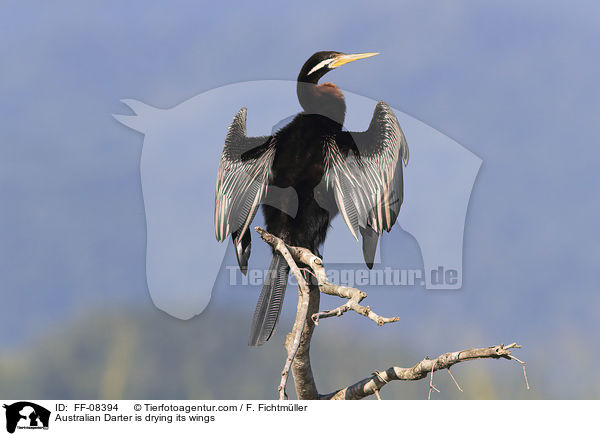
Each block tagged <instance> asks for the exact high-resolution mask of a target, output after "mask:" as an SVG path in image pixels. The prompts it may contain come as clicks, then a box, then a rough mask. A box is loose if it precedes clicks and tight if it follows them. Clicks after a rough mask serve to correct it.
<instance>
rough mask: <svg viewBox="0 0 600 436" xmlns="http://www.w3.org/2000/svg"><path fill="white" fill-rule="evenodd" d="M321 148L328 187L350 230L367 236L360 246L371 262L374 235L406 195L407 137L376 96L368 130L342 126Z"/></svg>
mask: <svg viewBox="0 0 600 436" xmlns="http://www.w3.org/2000/svg"><path fill="white" fill-rule="evenodd" d="M325 148H326V162H325V168H326V172H325V183H326V186H327V189H328V190H330V191H333V196H334V198H335V201H336V204H337V207H338V209H339V211H340V213H341V215H342V217H343V218H344V221H345V222H346V225H347V226H348V228H349V229H350V232H352V235H353V236H354V237H355V238H356V239H358V232H359V231H360V232H361V234H362V236H363V239H364V238H365V237H368V239H369V240H368V241H363V251H364V255H365V260H366V261H367V264H368V265H369V264H370V266H372V262H373V257H374V255H375V252H374V250H375V248H376V246H377V237H378V235H379V234H381V233H382V232H383V230H387V231H388V232H389V231H390V230H391V229H392V226H393V225H394V223H395V222H396V218H397V217H398V214H399V213H400V206H401V205H402V201H403V199H404V182H403V174H402V164H403V163H404V165H405V166H406V165H407V163H408V144H407V143H406V138H405V137H404V133H403V132H402V129H401V128H400V125H399V123H398V119H397V118H396V116H395V115H394V112H393V111H392V109H391V108H390V107H389V106H388V105H387V104H386V103H385V102H383V101H380V102H378V103H377V105H376V107H375V111H374V113H373V118H372V119H371V123H370V125H369V128H368V129H367V130H366V131H364V132H347V131H342V132H340V133H338V134H337V135H335V137H331V138H328V140H327V146H326V147H325ZM374 233H376V234H374Z"/></svg>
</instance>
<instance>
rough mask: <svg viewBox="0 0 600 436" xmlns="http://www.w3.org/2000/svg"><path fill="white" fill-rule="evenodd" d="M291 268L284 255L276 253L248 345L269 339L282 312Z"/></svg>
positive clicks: (261, 342) (253, 322) (259, 301)
mask: <svg viewBox="0 0 600 436" xmlns="http://www.w3.org/2000/svg"><path fill="white" fill-rule="evenodd" d="M289 272H290V268H289V266H288V264H287V262H286V261H285V259H284V257H283V256H282V255H281V254H279V253H275V254H274V255H273V260H272V261H271V266H270V267H269V273H268V276H267V278H266V280H265V284H264V285H263V289H262V292H261V293H260V297H259V298H258V303H257V304H256V310H255V311H254V318H253V319H252V327H251V328H250V339H249V340H248V345H251V346H258V345H262V344H264V343H265V342H267V341H268V340H269V338H270V337H271V335H272V334H273V332H274V331H275V327H277V321H279V314H280V313H281V306H282V304H283V297H284V296H285V288H286V286H287V281H288V274H289Z"/></svg>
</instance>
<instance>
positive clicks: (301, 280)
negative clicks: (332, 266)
mask: <svg viewBox="0 0 600 436" xmlns="http://www.w3.org/2000/svg"><path fill="white" fill-rule="evenodd" d="M255 230H256V231H257V232H258V233H259V234H260V236H261V238H262V239H263V240H264V241H265V242H266V243H267V244H269V245H270V246H271V247H272V248H273V250H275V251H278V252H279V253H281V254H282V255H283V257H284V258H285V260H286V261H287V263H288V265H289V266H290V270H291V272H292V274H294V276H295V277H296V280H297V281H298V310H297V314H296V320H295V321H294V326H293V328H292V331H291V332H290V333H288V335H287V337H286V342H285V347H286V350H287V359H286V361H285V365H284V368H283V371H282V372H281V382H280V384H279V398H280V399H281V400H283V399H286V398H287V395H286V392H285V386H286V384H287V379H288V375H289V372H290V368H291V370H292V375H293V377H294V383H295V385H296V394H297V396H298V399H300V400H311V399H320V400H359V399H362V398H365V397H367V396H370V395H376V396H377V398H378V399H381V397H380V395H379V391H380V390H381V388H382V387H383V386H385V385H386V384H388V383H389V382H390V381H393V380H420V379H423V378H425V377H427V376H428V375H429V377H430V379H429V391H428V398H431V392H432V390H435V391H437V392H439V390H438V389H437V388H436V387H435V386H434V385H433V373H434V372H435V371H439V370H442V369H447V370H448V373H449V375H450V377H451V378H452V380H453V381H454V383H455V384H456V387H457V388H458V389H459V390H460V391H461V392H462V388H461V387H460V385H459V384H458V382H457V381H456V379H455V378H454V376H453V375H452V373H451V372H450V367H451V366H453V365H456V364H457V363H461V362H466V361H468V360H474V359H501V358H502V359H507V360H515V361H516V362H518V363H520V364H521V365H522V367H523V375H524V377H525V384H526V387H527V389H529V382H528V381H527V372H526V370H525V365H526V364H525V362H523V361H521V360H519V359H517V358H516V357H515V356H512V355H511V349H513V348H521V346H520V345H517V344H516V343H514V342H513V343H512V344H510V345H507V346H505V345H504V344H500V345H496V346H493V347H487V348H470V349H467V350H462V351H456V352H453V353H445V354H442V355H441V356H439V357H438V358H436V359H433V360H432V359H429V358H425V359H423V360H421V361H420V362H419V363H417V364H416V365H414V366H413V367H411V368H401V367H398V366H392V367H390V368H388V369H387V370H385V371H375V372H374V373H373V374H372V375H371V376H370V377H368V378H365V379H363V380H360V381H359V382H357V383H355V384H353V385H350V386H346V387H344V388H341V389H338V390H336V391H333V392H331V393H329V394H325V395H321V394H319V393H318V391H317V387H316V383H315V381H314V377H313V374H312V369H311V365H310V341H311V339H312V334H313V331H314V328H315V326H316V325H317V324H318V322H319V320H320V319H323V318H330V317H333V316H341V315H343V314H344V313H346V312H348V311H354V312H356V313H358V314H360V315H363V316H365V317H367V318H369V319H370V320H372V321H374V322H376V323H377V324H378V325H380V326H382V325H385V324H387V323H392V322H396V321H398V320H399V318H398V317H392V318H385V317H382V316H380V315H377V314H376V313H375V312H373V311H372V310H371V308H370V307H369V306H362V305H361V304H360V303H361V301H362V300H363V299H365V298H366V296H367V294H366V293H364V292H363V291H360V290H359V289H356V288H352V287H348V286H340V285H336V284H333V283H330V282H329V280H328V279H327V274H326V271H325V268H324V267H323V262H322V260H321V259H320V258H319V257H318V256H316V255H314V254H313V253H311V252H310V251H309V250H307V249H306V248H302V247H292V246H288V245H287V244H285V243H284V242H283V241H282V240H281V239H280V238H278V237H276V236H274V235H272V234H270V233H269V232H267V231H266V230H264V229H262V228H260V227H255ZM299 265H301V266H299ZM302 271H306V272H307V273H309V274H310V275H311V276H313V277H314V279H315V280H316V284H315V283H312V282H313V281H312V280H311V283H309V282H307V280H306V279H305V276H304V275H303V274H302ZM320 292H323V293H325V294H328V295H334V296H337V297H340V298H345V299H347V300H348V301H347V302H346V303H344V304H342V305H341V306H339V307H337V308H335V309H331V310H326V311H322V312H319V300H320V295H319V294H320Z"/></svg>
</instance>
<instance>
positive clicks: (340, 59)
mask: <svg viewBox="0 0 600 436" xmlns="http://www.w3.org/2000/svg"><path fill="white" fill-rule="evenodd" d="M378 54H379V53H357V54H341V55H338V56H337V57H336V58H335V60H334V61H333V62H332V63H330V64H329V66H330V67H331V68H337V67H341V66H342V65H345V64H347V63H348V62H354V61H357V60H359V59H365V58H370V57H371V56H375V55H378Z"/></svg>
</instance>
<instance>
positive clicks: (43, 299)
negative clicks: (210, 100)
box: [0, 1, 600, 389]
mask: <svg viewBox="0 0 600 436" xmlns="http://www.w3.org/2000/svg"><path fill="white" fill-rule="evenodd" d="M598 9H599V8H598V6H597V4H595V3H593V2H577V3H576V4H566V3H559V2H541V1H532V2H527V3H526V4H524V3H522V2H510V1H509V2H506V1H504V2H485V3H484V2H475V1H473V2H468V1H462V2H461V1H459V2H452V3H450V2H427V4H424V3H423V2H395V3H390V2H387V3H386V2H368V3H360V2H338V3H331V4H324V3H323V2H314V3H311V2H308V1H306V2H299V3H294V4H288V5H284V4H280V3H275V2H273V3H271V4H269V3H261V4H256V2H253V3H227V2H222V3H219V4H218V5H217V4H215V3H214V2H211V3H207V4H201V3H198V2H177V1H176V2H169V3H168V4H167V3H158V2H157V3H155V4H153V5H151V6H149V5H148V3H147V2H127V3H124V2H86V3H81V2H67V1H59V2H55V3H53V4H52V5H50V4H48V3H46V2H31V3H25V2H11V1H7V2H3V3H2V5H1V6H0V11H1V13H0V35H1V36H2V37H1V38H0V59H2V69H1V70H0V78H1V80H0V97H1V99H0V117H1V118H0V119H1V120H2V121H1V126H2V128H1V129H0V199H1V200H2V204H3V205H4V207H3V211H2V213H1V214H0V241H1V246H2V249H1V250H0V271H1V276H2V282H3V284H2V287H1V288H0V289H1V291H0V292H1V295H2V298H3V303H4V304H3V305H2V307H1V308H0V327H1V328H0V330H1V331H2V334H1V335H0V343H3V344H6V345H8V344H9V343H11V344H14V342H15V341H16V342H18V340H19V338H20V337H24V336H35V335H37V334H38V333H40V332H42V331H43V329H44V328H46V327H48V326H51V325H53V324H55V323H57V322H60V321H61V320H62V319H66V318H69V317H70V316H72V315H73V314H74V313H76V312H77V311H78V310H79V309H81V308H84V307H88V306H90V305H92V304H94V305H110V304H114V303H115V302H128V303H131V304H137V305H148V304H151V303H150V302H149V298H148V293H147V289H146V282H145V266H144V264H145V259H144V257H145V231H146V230H145V217H144V208H143V200H142V192H141V186H140V174H139V163H140V162H139V159H140V153H141V147H142V142H143V138H142V136H141V135H140V134H138V133H136V132H133V131H131V130H129V129H127V128H125V127H124V126H122V125H120V124H119V123H118V122H116V121H115V120H114V119H113V118H112V116H111V114H113V113H127V109H126V108H125V107H124V106H123V105H122V104H121V103H120V102H119V101H120V100H121V99H123V98H137V99H140V100H143V101H145V102H147V103H149V104H152V105H154V106H157V107H162V108H168V107H172V106H175V105H177V104H179V103H181V102H183V101H185V100H187V99H189V98H191V97H193V96H195V95H197V94H199V93H201V92H204V91H207V90H210V89H213V88H215V87H218V86H222V85H225V84H230V83H235V82H240V81H248V80H262V79H287V80H294V79H295V78H296V76H297V73H298V71H299V68H300V66H301V65H302V63H303V62H304V61H305V60H306V58H308V57H309V56H310V55H311V54H312V53H313V52H315V51H317V50H339V51H345V52H363V51H378V52H381V53H382V55H381V56H377V57H376V58H373V59H372V60H369V61H368V62H367V61H365V62H364V63H358V62H357V63H356V64H353V65H352V68H350V67H348V68H342V69H340V70H339V71H336V72H335V73H332V74H331V76H328V80H329V79H331V80H333V81H335V82H336V83H337V84H338V85H340V86H341V87H343V88H344V89H347V90H349V91H352V92H355V93H357V94H360V95H364V96H368V97H371V98H374V99H384V100H386V101H387V102H388V103H389V104H390V105H391V106H392V107H394V108H397V109H399V110H402V111H404V112H405V113H407V114H409V115H411V116H413V117H415V118H417V119H419V120H421V121H423V122H424V123H426V124H428V125H429V126H431V127H433V128H435V129H437V130H439V131H440V132H443V133H444V134H446V135H448V136H449V137H451V138H453V139H454V140H456V141H457V142H458V143H460V144H462V145H464V146H465V147H467V148H468V149H469V150H471V151H472V152H473V153H475V154H476V155H478V156H479V157H481V158H482V159H483V166H482V168H481V170H480V173H479V175H478V178H477V181H476V183H475V188H474V191H473V194H472V197H471V203H470V208H469V211H468V215H467V225H466V231H465V246H464V268H465V272H464V286H463V289H461V290H460V291H457V292H438V293H432V292H430V291H424V290H423V289H413V290H404V291H402V292H403V294H402V304H400V303H399V302H398V303H390V304H392V305H393V307H397V309H398V310H399V311H400V315H401V316H402V317H403V319H405V320H406V324H404V327H403V329H402V330H394V331H396V332H399V334H400V335H402V336H404V337H407V338H408V337H410V335H409V333H408V331H409V330H410V329H409V328H408V327H407V326H414V325H418V324H419V323H423V324H425V325H427V326H431V327H430V328H426V329H420V330H419V338H420V340H422V341H423V342H424V343H429V344H438V345H439V347H441V346H442V344H457V345H463V344H464V345H467V346H468V345H474V344H472V343H470V342H472V341H473V340H476V341H477V342H478V343H479V342H484V343H485V344H487V343H488V342H490V345H491V343H496V342H500V341H512V340H513V339H515V340H518V341H520V342H523V343H525V344H527V346H528V347H529V349H530V350H532V351H531V356H534V354H535V352H536V351H541V350H543V349H544V347H548V346H549V345H550V344H555V345H556V344H557V345H558V346H559V347H560V346H562V345H561V344H565V343H567V342H570V343H573V342H577V343H580V344H581V347H580V348H581V350H582V353H584V357H583V361H584V362H587V363H584V364H588V363H589V365H592V364H593V362H594V360H595V359H597V358H598V357H600V356H598V351H595V350H594V351H589V352H588V351H585V348H586V346H587V345H592V344H593V343H594V341H595V339H594V336H593V332H595V331H597V330H598V322H599V319H600V297H599V296H598V292H597V288H598V284H597V268H598V263H599V260H600V249H599V244H598V236H597V235H598V232H597V223H598V222H599V220H600V216H599V215H600V213H599V212H600V208H599V206H598V201H597V196H598V194H597V193H598V188H599V187H600V186H599V177H598V175H597V174H598V173H597V170H596V166H597V160H598V158H600V153H599V152H598V144H599V142H600V141H599V139H600V138H599V134H598V130H597V129H596V124H597V120H598V119H599V117H600V104H599V102H600V98H599V97H600V95H599V87H598V84H597V80H598V79H597V78H598V77H600V71H599V70H600V63H599V61H598V56H597V53H599V52H600V47H599V45H600V35H599V33H600V30H599V29H598V26H597V18H596V17H597V16H598V13H599V12H600V11H599V10H598ZM232 115H233V114H232ZM287 115H289V114H282V117H283V116H287ZM223 127H224V128H225V126H223ZM219 147H220V145H219ZM216 165H217V162H215V167H216ZM207 189H208V188H207ZM208 190H209V191H211V193H212V190H213V187H212V186H211V187H210V189H208ZM211 195H212V194H211ZM595 199H596V200H595ZM404 242H405V246H406V250H407V252H408V253H410V255H407V262H413V263H414V262H415V259H416V258H417V257H416V256H417V254H418V251H417V250H418V249H417V247H416V245H415V242H414V240H412V239H411V238H410V237H409V236H405V238H404ZM225 293H226V292H225ZM395 295H397V294H394V292H393V291H385V292H383V293H381V295H378V296H375V297H374V301H375V303H374V304H377V302H378V301H379V302H380V304H382V303H383V302H389V301H393V298H394V296H395ZM254 299H255V295H252V296H244V297H243V298H242V299H240V306H242V307H247V309H248V312H249V314H250V313H251V312H252V310H253V308H254ZM225 300H227V301H230V300H231V298H226V297H225V296H222V297H220V296H217V297H215V300H214V304H215V305H218V304H220V303H219V302H220V301H225ZM291 300H292V299H289V298H288V300H287V303H288V304H287V307H288V308H291V307H293V302H292V301H291ZM31 307H36V308H37V309H36V310H31ZM444 320H446V321H447V320H452V322H449V323H446V324H442V321H444ZM23 321H24V322H23ZM352 325H358V324H352ZM360 325H363V324H360ZM437 325H440V326H441V325H443V328H442V327H440V328H436V327H435V326H437ZM399 329H400V328H399ZM15 332H17V333H15ZM244 334H245V333H244ZM452 348H454V347H453V346H452ZM426 349H427V348H426V347H423V350H426ZM436 349H437V348H436ZM439 351H440V352H443V351H447V350H444V349H440V350H439ZM585 353H588V354H585ZM590 353H591V354H590ZM532 358H534V359H535V357H532ZM561 363H564V364H567V365H569V364H570V363H569V360H568V359H566V360H565V361H564V362H562V361H561ZM540 364H541V363H540ZM556 370H557V371H558V369H556ZM593 383H595V384H594V386H597V387H598V389H600V379H598V380H595V381H594V382H593Z"/></svg>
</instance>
